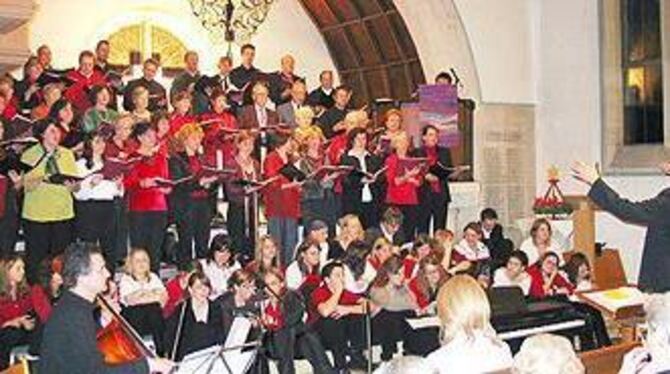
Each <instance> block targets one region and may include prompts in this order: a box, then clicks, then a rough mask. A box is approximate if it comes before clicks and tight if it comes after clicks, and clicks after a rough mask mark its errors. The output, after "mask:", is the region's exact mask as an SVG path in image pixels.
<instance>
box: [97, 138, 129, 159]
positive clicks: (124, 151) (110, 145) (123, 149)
mask: <svg viewBox="0 0 670 374" xmlns="http://www.w3.org/2000/svg"><path fill="white" fill-rule="evenodd" d="M136 146H137V145H136V144H132V143H131V142H129V141H126V142H124V143H123V145H121V146H119V145H118V144H116V142H114V140H112V139H110V140H108V141H107V145H106V146H105V153H104V155H105V158H120V159H127V158H128V156H129V155H131V154H132V153H133V152H135V151H136V150H137V148H136Z"/></svg>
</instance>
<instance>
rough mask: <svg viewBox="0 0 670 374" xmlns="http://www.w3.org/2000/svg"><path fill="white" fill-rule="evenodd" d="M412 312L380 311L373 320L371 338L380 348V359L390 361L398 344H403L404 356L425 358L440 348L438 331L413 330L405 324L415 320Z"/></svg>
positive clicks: (435, 329) (427, 329)
mask: <svg viewBox="0 0 670 374" xmlns="http://www.w3.org/2000/svg"><path fill="white" fill-rule="evenodd" d="M415 317H416V313H414V311H394V312H391V311H387V310H385V309H382V310H381V311H380V312H379V313H377V315H376V316H375V317H374V319H373V321H374V322H373V324H372V326H373V328H374V330H373V332H372V334H373V337H374V338H375V339H374V341H375V343H377V344H380V345H381V347H382V354H381V358H382V360H383V361H388V360H390V359H391V358H392V357H393V355H394V354H395V353H397V350H398V342H403V351H404V354H406V355H407V354H411V355H417V356H427V355H428V354H429V353H431V352H433V351H434V350H436V349H437V348H439V347H440V342H439V339H438V338H439V336H438V334H439V329H437V328H434V329H430V328H426V329H418V330H414V329H412V327H411V326H410V325H409V323H407V319H408V318H415Z"/></svg>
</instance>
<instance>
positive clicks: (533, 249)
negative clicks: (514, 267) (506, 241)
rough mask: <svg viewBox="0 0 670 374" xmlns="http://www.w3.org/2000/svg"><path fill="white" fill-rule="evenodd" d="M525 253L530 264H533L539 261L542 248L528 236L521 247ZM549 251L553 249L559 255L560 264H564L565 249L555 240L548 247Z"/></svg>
mask: <svg viewBox="0 0 670 374" xmlns="http://www.w3.org/2000/svg"><path fill="white" fill-rule="evenodd" d="M519 249H520V250H521V251H522V252H523V253H525V254H526V256H528V265H533V264H535V263H536V262H537V261H539V260H540V250H539V249H538V248H537V246H536V245H535V243H533V238H532V237H530V238H527V239H526V240H524V241H523V243H521V248H519ZM547 250H548V251H552V252H554V253H556V254H557V255H558V262H559V265H561V266H562V265H564V261H563V249H561V247H559V246H558V245H556V242H555V241H553V240H552V241H551V243H550V244H549V248H547Z"/></svg>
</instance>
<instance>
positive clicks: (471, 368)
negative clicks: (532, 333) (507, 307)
mask: <svg viewBox="0 0 670 374" xmlns="http://www.w3.org/2000/svg"><path fill="white" fill-rule="evenodd" d="M426 360H427V361H428V364H429V365H430V366H431V368H432V369H433V370H435V372H437V373H440V374H447V373H449V374H451V373H462V374H480V373H488V372H495V371H502V370H507V369H510V368H511V367H512V364H513V359H512V352H511V351H510V349H509V346H508V345H507V344H506V343H505V342H503V341H501V340H499V339H498V338H495V337H488V336H485V335H484V333H483V332H475V334H474V336H473V337H467V336H466V335H465V334H463V333H461V334H457V335H456V336H455V337H454V339H452V340H451V341H450V342H449V343H447V344H445V345H443V346H442V347H440V348H438V349H437V350H435V351H433V352H432V353H431V354H429V355H428V357H426Z"/></svg>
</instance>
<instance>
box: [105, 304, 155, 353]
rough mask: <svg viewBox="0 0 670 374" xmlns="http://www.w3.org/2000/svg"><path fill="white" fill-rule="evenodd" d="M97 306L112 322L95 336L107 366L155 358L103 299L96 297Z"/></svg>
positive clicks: (128, 325) (135, 332)
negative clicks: (106, 313)
mask: <svg viewBox="0 0 670 374" xmlns="http://www.w3.org/2000/svg"><path fill="white" fill-rule="evenodd" d="M97 301H98V304H99V305H100V307H101V308H102V309H104V310H105V311H107V312H108V313H109V314H110V315H111V316H112V321H111V322H110V323H109V324H108V325H107V326H105V327H104V328H103V329H101V330H100V331H98V334H97V336H96V340H97V345H98V350H99V351H100V352H101V353H102V355H103V360H104V362H105V363H106V364H109V365H120V364H125V363H129V362H134V361H137V360H140V359H143V358H156V354H155V353H154V352H153V351H152V350H151V349H149V347H147V346H146V344H145V343H144V341H143V340H142V338H141V337H140V335H139V334H138V333H137V331H135V329H134V328H133V327H132V326H131V325H130V323H128V321H126V319H125V318H123V316H121V315H120V314H119V313H118V312H117V311H116V310H115V309H114V308H113V307H112V306H111V305H110V304H109V302H108V301H107V300H106V299H105V298H104V297H103V296H98V297H97Z"/></svg>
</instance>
